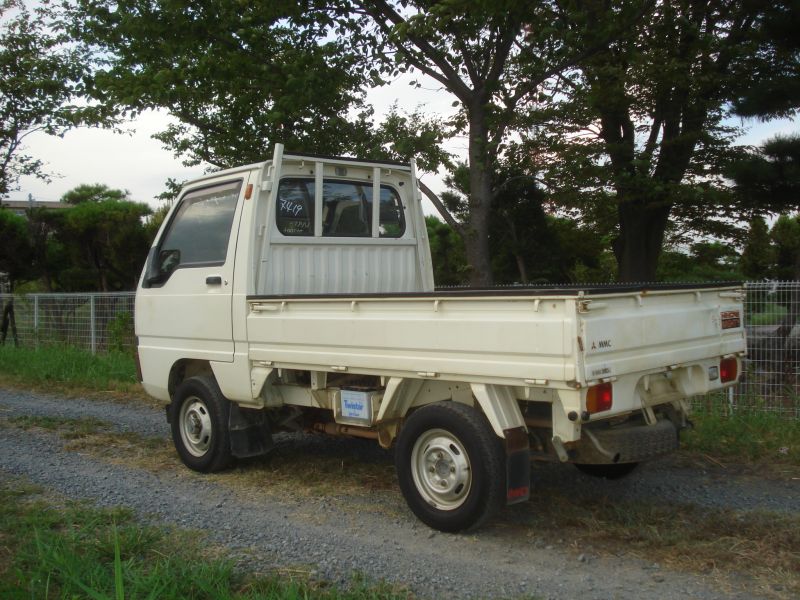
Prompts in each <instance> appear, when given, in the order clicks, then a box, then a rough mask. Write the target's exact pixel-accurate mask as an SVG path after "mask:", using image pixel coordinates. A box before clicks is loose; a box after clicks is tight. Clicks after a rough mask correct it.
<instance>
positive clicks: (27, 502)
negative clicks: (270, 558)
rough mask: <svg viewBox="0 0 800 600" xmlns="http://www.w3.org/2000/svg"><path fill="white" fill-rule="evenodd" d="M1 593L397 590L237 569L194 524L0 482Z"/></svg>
mask: <svg viewBox="0 0 800 600" xmlns="http://www.w3.org/2000/svg"><path fill="white" fill-rule="evenodd" d="M0 535H1V536H2V538H1V539H2V544H1V545H0V597H2V598H7V599H20V600H21V599H23V598H25V599H28V598H92V599H95V600H100V599H106V598H108V599H112V598H114V599H116V600H122V599H124V598H159V599H170V598H193V599H198V600H199V599H205V598H208V599H214V600H216V599H222V600H224V599H231V600H233V599H237V600H238V599H241V600H245V599H256V598H259V599H260V598H263V599H276V600H278V599H287V600H289V599H291V600H299V599H303V598H321V599H323V600H368V599H378V598H381V599H383V598H385V599H399V598H408V597H409V595H408V594H407V593H405V592H403V591H401V590H394V589H391V588H389V587H388V586H378V587H375V586H367V585H365V584H363V583H362V582H359V581H354V582H353V583H352V584H351V586H350V587H349V588H348V589H346V590H339V589H336V588H332V587H328V586H325V585H323V584H320V583H315V582H312V581H310V580H309V579H308V578H307V576H305V575H304V574H303V573H301V572H299V571H293V572H292V573H289V572H287V571H281V570H276V571H275V572H274V573H272V574H271V575H268V576H257V577H256V576H246V575H241V574H237V573H236V572H235V571H234V569H233V566H232V561H231V560H229V559H227V558H226V557H225V556H224V553H221V552H220V550H219V549H214V548H210V546H208V545H207V544H204V543H203V541H202V540H201V541H198V536H197V534H196V533H190V532H186V531H182V530H174V529H170V530H167V529H161V528H156V527H143V526H141V525H140V524H137V523H136V521H135V520H134V519H133V515H132V514H131V513H130V511H127V510H123V509H115V510H100V509H96V508H93V507H90V506H88V505H86V504H83V503H78V502H72V501H66V500H64V499H61V498H56V497H52V496H47V495H45V494H44V493H43V492H42V490H40V489H38V488H36V487H34V486H31V485H29V484H27V483H26V482H24V481H22V480H6V481H3V482H0Z"/></svg>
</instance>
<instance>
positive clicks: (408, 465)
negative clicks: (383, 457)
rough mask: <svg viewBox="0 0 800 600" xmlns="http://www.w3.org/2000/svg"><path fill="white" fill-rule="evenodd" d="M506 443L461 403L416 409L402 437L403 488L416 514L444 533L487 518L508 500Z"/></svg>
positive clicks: (399, 455) (399, 442)
mask: <svg viewBox="0 0 800 600" xmlns="http://www.w3.org/2000/svg"><path fill="white" fill-rule="evenodd" d="M504 456H505V455H504V452H503V446H502V443H501V441H500V438H498V437H497V436H496V435H495V434H494V431H493V430H492V428H491V426H490V425H489V422H488V421H487V420H486V417H485V416H484V415H483V414H482V413H480V412H479V411H478V410H476V409H474V408H472V407H470V406H466V405H464V404H458V403H456V402H441V403H438V404H431V405H428V406H425V407H423V408H420V409H418V410H416V411H415V412H414V413H413V414H412V415H411V416H410V417H409V418H408V420H407V421H406V423H405V425H404V426H403V428H402V429H401V431H400V435H399V436H398V438H397V449H396V452H395V464H396V466H397V475H398V479H399V481H400V489H401V490H402V492H403V496H404V497H405V499H406V502H408V505H409V507H410V508H411V510H412V511H413V512H414V514H415V515H416V516H417V517H418V518H419V519H420V520H421V521H422V522H424V523H425V524H427V525H429V526H430V527H433V528H435V529H439V530H441V531H448V532H453V531H460V530H462V529H467V528H469V527H474V526H477V525H479V524H480V523H482V522H483V521H484V520H486V519H487V518H488V517H489V516H491V514H492V513H494V512H495V511H496V510H497V509H498V508H499V507H500V506H502V504H503V501H504V499H505V463H504Z"/></svg>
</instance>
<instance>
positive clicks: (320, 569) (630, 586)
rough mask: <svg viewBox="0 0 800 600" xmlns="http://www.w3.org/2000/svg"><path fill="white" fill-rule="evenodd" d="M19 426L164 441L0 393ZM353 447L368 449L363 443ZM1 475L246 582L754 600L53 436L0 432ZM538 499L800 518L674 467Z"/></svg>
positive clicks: (507, 528) (398, 508)
mask: <svg viewBox="0 0 800 600" xmlns="http://www.w3.org/2000/svg"><path fill="white" fill-rule="evenodd" d="M22 415H40V416H51V417H67V418H85V417H93V418H96V419H100V420H102V421H107V422H109V423H112V424H113V425H114V427H115V428H117V429H118V430H119V431H132V432H136V433H139V434H141V435H145V436H151V437H162V438H166V437H168V426H167V424H166V421H165V419H164V413H163V411H159V410H157V409H152V408H148V407H145V406H140V405H136V404H130V403H128V404H119V403H114V402H104V401H99V400H83V399H72V398H70V399H67V398H60V397H58V396H54V395H44V394H40V393H31V392H20V391H15V390H13V391H12V390H8V389H2V388H0V419H7V418H9V417H14V416H22ZM315 439H318V438H315ZM284 443H289V444H292V443H297V444H299V445H302V444H304V443H308V441H307V440H304V439H302V438H298V439H297V440H296V441H292V440H291V439H290V440H289V441H288V442H287V441H285V442H284ZM314 443H315V444H316V443H321V444H325V443H331V444H341V443H343V442H342V441H341V440H331V441H330V442H328V441H325V440H324V439H323V440H322V441H315V442H314ZM344 443H349V442H344ZM354 443H355V444H359V446H357V447H358V448H364V443H363V441H356V442H354ZM359 451H361V450H359ZM387 460H388V458H387ZM8 475H22V476H25V477H27V478H28V479H30V480H31V481H33V482H34V483H37V484H39V485H43V486H46V487H49V488H52V489H54V490H56V491H58V492H60V493H62V494H64V495H66V496H69V497H73V498H87V499H90V500H92V501H93V502H95V503H96V504H98V505H101V506H115V505H124V506H128V507H131V508H132V509H134V510H135V511H136V513H137V514H138V515H140V517H141V518H143V519H145V520H149V521H153V522H157V523H171V524H176V525H179V526H181V527H187V528H191V529H198V530H203V531H205V532H207V533H208V535H209V537H210V539H212V540H213V541H214V542H215V543H220V544H224V545H226V546H229V547H230V548H232V549H233V550H234V552H235V554H236V555H237V556H239V557H241V560H242V561H243V563H244V564H245V565H246V566H247V568H250V569H254V570H268V569H270V568H272V567H274V566H298V565H307V566H308V567H309V568H310V569H311V570H313V572H314V573H315V575H316V576H317V577H319V578H322V579H326V580H330V581H334V582H346V581H348V580H349V578H350V575H351V574H352V573H353V572H354V571H357V572H360V573H363V574H365V575H366V576H367V577H369V578H373V579H376V580H377V579H385V580H387V581H390V582H395V583H400V584H403V585H405V586H407V587H408V588H410V589H411V590H412V591H413V592H414V593H415V594H417V595H418V596H420V597H423V598H466V597H498V596H501V597H520V596H526V595H532V596H535V597H537V598H538V597H541V598H576V597H581V598H586V599H591V598H618V599H628V598H630V599H637V600H638V599H640V598H665V599H678V598H680V599H681V600H683V599H685V598H699V599H712V598H752V597H753V592H752V590H750V591H744V588H736V589H725V590H722V589H715V587H713V584H712V583H711V582H709V581H707V580H704V579H703V578H701V577H698V576H694V575H690V574H685V573H678V572H671V571H668V570H666V569H663V568H661V567H659V566H658V565H655V564H653V563H652V562H646V561H642V560H640V559H637V558H632V557H631V556H627V555H602V554H601V553H592V552H591V549H587V550H586V551H585V552H584V551H582V549H580V548H577V549H576V548H575V547H574V546H573V545H570V544H569V541H568V540H564V541H563V543H561V544H555V545H544V544H541V543H536V542H538V541H537V540H533V541H532V540H531V539H530V538H527V537H525V536H520V535H515V533H516V532H515V530H514V528H515V514H517V512H516V511H515V510H514V507H510V508H509V509H507V510H505V511H504V513H503V514H502V515H501V516H500V517H499V519H497V521H496V522H493V523H491V524H489V525H488V526H486V527H484V528H483V529H481V530H479V531H477V532H473V533H471V534H465V535H451V534H442V533H437V532H434V531H433V530H431V529H428V528H427V527H425V526H424V525H422V524H421V523H419V522H418V521H416V519H415V518H414V517H413V515H412V514H411V512H410V511H409V510H408V509H407V508H406V507H405V504H404V502H403V500H402V497H401V496H400V493H399V491H392V492H375V491H369V490H366V491H365V492H364V494H363V495H360V496H357V497H348V498H330V497H313V498H294V499H292V498H278V497H276V496H275V495H268V494H264V495H263V496H261V495H259V494H242V493H239V492H237V491H236V490H235V489H232V488H231V487H229V486H225V485H220V484H219V483H215V482H213V481H210V480H208V479H206V478H203V477H202V476H194V475H191V474H188V472H187V471H186V470H184V469H180V470H175V469H166V470H162V471H158V472H151V471H148V470H144V469H138V468H134V467H130V466H121V465H117V464H111V463H109V462H106V461H102V460H99V459H97V458H93V457H91V456H88V455H85V454H82V453H79V452H71V451H66V450H64V448H63V443H62V440H61V438H59V437H58V435H56V434H51V433H45V432H39V431H22V430H19V429H15V428H13V427H4V428H2V429H0V476H8ZM535 486H536V487H537V489H539V490H548V489H552V490H558V491H559V492H560V493H564V494H576V495H586V496H591V495H599V494H604V495H612V494H618V495H620V496H621V497H624V498H626V499H642V500H647V499H659V500H660V501H663V500H664V498H665V497H666V498H670V499H671V500H672V501H674V502H676V503H683V504H687V505H701V506H712V507H729V508H735V509H741V510H750V509H766V510H772V511H778V512H783V511H785V512H796V511H798V510H800V493H798V492H799V491H800V486H798V482H796V481H781V480H771V479H769V480H767V479H760V478H755V477H752V476H745V475H729V474H727V473H724V472H722V473H721V472H720V470H719V469H717V470H713V471H712V470H704V469H701V468H696V467H687V466H679V465H678V464H677V463H675V462H674V461H661V462H655V463H652V464H649V465H647V466H646V467H645V468H642V469H640V470H639V471H638V472H636V473H634V474H633V475H631V476H630V477H628V478H627V479H625V480H623V481H618V482H607V481H602V480H593V479H589V478H587V477H586V476H584V475H582V474H580V473H578V472H577V471H575V470H573V469H569V468H565V467H564V466H561V465H553V466H544V467H537V470H536V472H535ZM534 493H536V491H534ZM598 554H599V555H598Z"/></svg>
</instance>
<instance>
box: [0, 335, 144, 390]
mask: <svg viewBox="0 0 800 600" xmlns="http://www.w3.org/2000/svg"><path fill="white" fill-rule="evenodd" d="M0 378H2V379H3V380H4V381H9V382H11V383H15V384H23V385H47V384H51V383H58V384H59V385H65V386H69V387H80V388H86V389H90V390H109V389H119V390H123V391H124V390H128V389H130V388H132V387H133V386H134V385H135V384H136V365H135V363H134V360H133V356H131V354H130V352H109V353H108V354H98V355H96V356H93V355H92V354H91V353H90V352H87V351H84V350H78V349H76V348H72V347H69V346H63V347H62V346H47V347H42V348H39V349H34V348H17V347H14V346H9V345H6V346H0Z"/></svg>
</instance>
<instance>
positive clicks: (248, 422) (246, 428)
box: [228, 402, 275, 458]
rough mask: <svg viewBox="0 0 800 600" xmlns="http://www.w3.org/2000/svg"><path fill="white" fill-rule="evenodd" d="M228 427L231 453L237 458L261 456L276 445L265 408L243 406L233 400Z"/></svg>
mask: <svg viewBox="0 0 800 600" xmlns="http://www.w3.org/2000/svg"><path fill="white" fill-rule="evenodd" d="M228 429H229V431H230V437H231V454H233V455H234V456H235V457H237V458H247V457H250V456H261V455H262V454H266V453H267V452H269V451H270V450H271V449H272V447H273V446H274V445H275V443H274V442H273V441H272V433H271V432H270V430H269V423H268V421H267V415H266V413H265V412H264V411H263V410H256V409H252V408H241V407H240V406H239V405H238V404H236V403H235V402H231V412H230V417H229V419H228Z"/></svg>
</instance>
